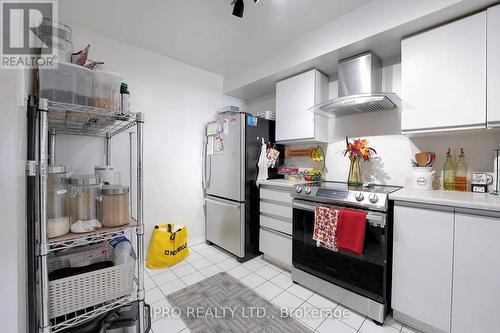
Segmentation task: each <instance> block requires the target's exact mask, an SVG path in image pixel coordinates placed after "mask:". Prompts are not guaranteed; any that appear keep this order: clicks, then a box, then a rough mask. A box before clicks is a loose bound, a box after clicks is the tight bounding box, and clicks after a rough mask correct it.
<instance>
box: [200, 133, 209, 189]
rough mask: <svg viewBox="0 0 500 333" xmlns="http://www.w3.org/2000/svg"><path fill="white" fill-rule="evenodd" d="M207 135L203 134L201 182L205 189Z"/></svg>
mask: <svg viewBox="0 0 500 333" xmlns="http://www.w3.org/2000/svg"><path fill="white" fill-rule="evenodd" d="M207 140H208V139H207V136H206V135H204V136H203V146H202V149H201V152H202V153H201V158H202V163H201V165H202V170H201V184H202V187H203V189H204V190H206V189H207Z"/></svg>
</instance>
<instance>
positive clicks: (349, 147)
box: [344, 136, 377, 161]
mask: <svg viewBox="0 0 500 333" xmlns="http://www.w3.org/2000/svg"><path fill="white" fill-rule="evenodd" d="M345 142H346V149H345V150H344V156H346V155H347V154H349V158H362V159H363V160H365V161H368V160H370V155H371V153H374V154H376V153H377V152H376V151H375V149H373V148H371V147H368V140H366V139H355V140H354V142H353V143H350V142H349V139H348V137H347V136H346V137H345Z"/></svg>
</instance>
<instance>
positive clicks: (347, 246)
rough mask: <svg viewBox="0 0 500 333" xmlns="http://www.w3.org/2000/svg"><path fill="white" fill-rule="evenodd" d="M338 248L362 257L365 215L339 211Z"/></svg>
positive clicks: (356, 212) (363, 213)
mask: <svg viewBox="0 0 500 333" xmlns="http://www.w3.org/2000/svg"><path fill="white" fill-rule="evenodd" d="M338 220H339V221H338V229H337V240H338V248H339V249H340V250H342V251H348V252H351V253H354V254H357V255H358V256H361V255H363V246H364V243H365V232H366V213H365V212H358V211H353V210H347V209H341V210H340V217H339V219H338Z"/></svg>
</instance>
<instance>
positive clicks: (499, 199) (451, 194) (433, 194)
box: [389, 188, 500, 212]
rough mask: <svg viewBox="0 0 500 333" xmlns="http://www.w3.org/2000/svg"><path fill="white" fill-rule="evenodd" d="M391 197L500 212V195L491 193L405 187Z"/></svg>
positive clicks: (400, 199) (399, 199) (390, 195)
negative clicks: (423, 189)
mask: <svg viewBox="0 0 500 333" xmlns="http://www.w3.org/2000/svg"><path fill="white" fill-rule="evenodd" d="M389 199H391V200H396V201H407V202H417V203H424V204H430V205H440V206H450V207H457V208H470V209H482V210H489V211H496V212H500V196H498V195H492V194H489V193H473V192H457V191H443V190H435V191H421V190H414V189H411V188H403V189H401V190H398V191H396V192H393V193H391V194H389Z"/></svg>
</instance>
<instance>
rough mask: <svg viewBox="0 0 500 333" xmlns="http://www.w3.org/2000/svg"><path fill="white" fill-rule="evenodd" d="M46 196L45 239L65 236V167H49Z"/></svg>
mask: <svg viewBox="0 0 500 333" xmlns="http://www.w3.org/2000/svg"><path fill="white" fill-rule="evenodd" d="M47 194H48V197H47V237H49V238H53V237H58V236H62V235H64V234H67V233H68V232H69V209H68V172H67V169H66V167H65V166H62V165H50V166H49V176H48V180H47Z"/></svg>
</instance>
